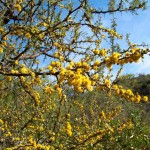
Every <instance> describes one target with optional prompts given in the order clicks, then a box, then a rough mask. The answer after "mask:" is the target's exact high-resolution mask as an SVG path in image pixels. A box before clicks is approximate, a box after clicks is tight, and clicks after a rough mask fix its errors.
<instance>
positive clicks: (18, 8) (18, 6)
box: [14, 4, 22, 12]
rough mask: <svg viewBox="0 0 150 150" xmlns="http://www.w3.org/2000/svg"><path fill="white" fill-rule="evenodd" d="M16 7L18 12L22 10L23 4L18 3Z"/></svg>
mask: <svg viewBox="0 0 150 150" xmlns="http://www.w3.org/2000/svg"><path fill="white" fill-rule="evenodd" d="M14 7H15V8H16V9H17V11H18V12H20V11H21V9H22V8H21V6H20V5H19V4H16V5H15V6H14Z"/></svg>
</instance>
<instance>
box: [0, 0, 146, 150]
mask: <svg viewBox="0 0 150 150" xmlns="http://www.w3.org/2000/svg"><path fill="white" fill-rule="evenodd" d="M134 2H135V3H134ZM97 3H98V6H99V7H100V9H98V7H95V6H92V5H91V3H90V2H88V1H87V0H79V1H76V0H72V1H69V3H68V1H66V0H61V1H58V0H39V1H34V0H32V1H29V0H26V1H23V0H16V1H15V2H14V3H12V2H11V1H8V0H7V1H0V6H1V8H0V12H1V18H0V149H6V150H16V149H20V150H32V149H33V150H55V149H62V150H63V149H64V150H67V149H79V150H80V149H81V150H84V149H85V150H86V149H107V148H108V149H113V148H114V145H115V144H116V143H115V142H116V141H117V140H118V139H119V137H120V135H122V137H123V136H124V134H127V133H128V132H125V131H131V130H133V128H134V119H129V118H128V117H123V118H122V117H121V116H123V113H125V112H124V108H123V107H122V106H121V103H125V104H126V103H127V102H129V103H135V104H136V105H138V104H139V103H140V102H143V103H147V102H148V97H147V96H146V95H140V94H139V93H135V92H133V91H132V90H131V89H128V88H126V87H123V86H121V85H119V84H117V81H118V79H119V77H120V75H121V71H122V69H123V66H124V65H125V64H127V63H136V62H138V61H139V60H140V59H142V58H143V57H144V55H146V54H149V49H148V47H147V45H146V44H142V45H139V44H133V43H131V42H130V40H129V39H128V38H127V40H126V41H127V44H126V47H124V48H120V49H119V48H118V49H117V50H116V45H114V44H115V43H114V42H113V41H115V40H117V41H119V42H120V41H121V42H122V41H124V38H125V36H124V35H121V34H120V33H118V32H117V29H116V28H115V26H116V25H115V24H116V23H115V21H116V22H117V20H116V19H114V17H113V19H112V20H109V21H110V23H109V25H108V27H106V26H105V25H104V23H103V19H104V18H103V17H104V15H105V14H106V15H110V16H111V14H115V13H116V12H118V13H120V12H126V11H129V12H134V11H136V10H137V9H144V8H145V6H146V3H145V2H143V1H140V0H139V1H134V0H133V2H132V3H130V2H128V1H125V2H123V1H121V0H120V2H119V1H116V2H115V1H113V0H110V2H109V5H108V7H106V10H104V9H103V8H102V6H103V5H101V4H100V2H97ZM99 16H102V18H101V17H99ZM114 20H115V21H114ZM109 41H111V42H109ZM120 47H121V46H120ZM115 65H118V66H121V69H120V70H118V71H117V75H113V77H112V76H111V72H112V71H113V67H114V66H115ZM106 69H107V70H108V73H107V72H105V70H106ZM126 116H127V115H126ZM135 118H136V117H135ZM134 131H135V130H134ZM127 135H128V134H127ZM146 140H147V139H146ZM109 141H110V147H111V148H110V147H109V145H108V147H107V148H106V146H107V144H108V143H107V142H109ZM113 144H114V145H113ZM120 145H123V144H122V143H120ZM120 145H119V146H120ZM119 146H118V147H119ZM118 147H115V148H118ZM136 147H138V146H137V145H136ZM119 148H120V147H119ZM121 148H122V147H121ZM146 148H147V147H146ZM127 149H132V143H131V145H130V146H128V147H127Z"/></svg>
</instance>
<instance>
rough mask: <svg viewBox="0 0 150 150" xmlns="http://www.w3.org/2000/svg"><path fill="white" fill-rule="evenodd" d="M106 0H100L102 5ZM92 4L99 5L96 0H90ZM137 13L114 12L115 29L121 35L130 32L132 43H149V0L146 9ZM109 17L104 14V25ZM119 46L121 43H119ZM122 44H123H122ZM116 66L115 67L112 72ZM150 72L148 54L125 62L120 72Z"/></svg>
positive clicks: (149, 57)
mask: <svg viewBox="0 0 150 150" xmlns="http://www.w3.org/2000/svg"><path fill="white" fill-rule="evenodd" d="M107 3H108V0H102V1H101V4H102V6H104V7H105V6H107ZM91 4H93V6H100V5H99V4H100V3H99V4H98V1H97V0H92V1H91ZM137 13H138V15H135V14H131V13H126V12H125V13H116V14H115V18H117V25H118V27H117V31H118V32H119V33H121V34H123V35H126V33H129V34H130V40H131V41H132V43H137V44H141V43H143V42H144V43H145V44H150V1H149V2H148V6H147V9H146V10H143V11H141V10H140V11H137ZM109 22H110V18H109V16H105V17H104V20H103V24H104V26H107V25H109ZM120 46H121V45H120ZM122 46H123V45H122ZM117 68H118V67H115V70H114V73H115V72H116V71H117ZM128 73H129V74H130V73H131V74H136V75H137V74H141V73H142V74H143V73H144V74H150V56H148V55H147V56H146V55H145V58H144V60H140V61H139V62H138V63H133V64H127V65H125V66H124V70H123V72H122V74H128Z"/></svg>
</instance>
